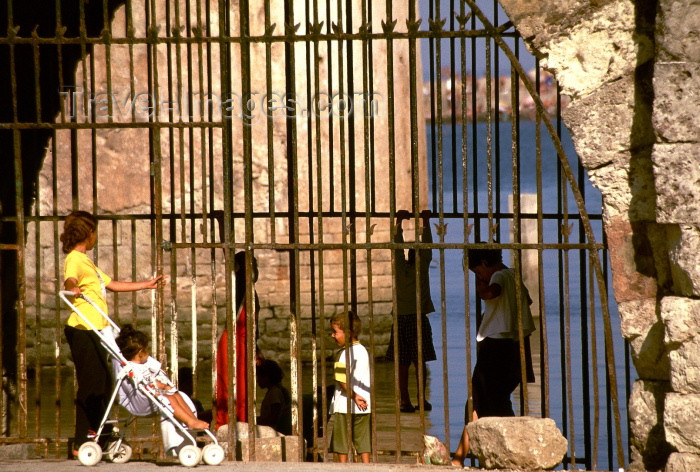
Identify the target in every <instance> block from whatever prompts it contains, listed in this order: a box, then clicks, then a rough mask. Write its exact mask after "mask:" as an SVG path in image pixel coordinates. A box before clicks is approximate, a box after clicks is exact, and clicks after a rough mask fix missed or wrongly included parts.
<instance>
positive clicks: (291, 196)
mask: <svg viewBox="0 0 700 472" xmlns="http://www.w3.org/2000/svg"><path fill="white" fill-rule="evenodd" d="M284 19H285V27H286V28H285V34H286V35H288V36H292V39H291V41H285V43H284V45H285V63H286V64H287V69H286V73H285V79H286V82H285V85H286V89H287V90H286V91H287V94H286V97H287V108H286V111H287V113H286V118H287V120H286V121H287V159H288V164H287V185H288V188H289V190H288V193H287V198H288V205H289V219H288V221H289V223H290V224H289V242H290V243H291V244H295V243H297V242H299V195H298V175H297V126H296V115H297V109H296V100H294V101H292V100H291V99H292V98H294V99H296V62H295V57H296V55H295V51H294V47H295V44H294V36H295V35H296V30H295V26H294V5H293V3H290V2H285V5H284ZM290 158H291V160H290ZM251 229H252V228H251ZM299 275H300V274H299V249H298V248H295V249H294V250H293V251H290V253H289V276H290V287H291V290H290V293H289V296H290V308H291V310H290V311H291V317H290V343H289V350H290V351H289V352H290V356H291V359H292V363H291V375H290V376H291V381H292V403H293V404H294V403H296V404H297V405H300V404H301V403H300V400H301V397H302V375H301V374H302V370H301V350H300V348H301V343H300V340H299V336H300V328H301V326H300V317H301V307H300V287H299ZM302 421H303V417H302V412H301V410H300V409H298V408H297V409H296V410H292V434H294V435H296V436H298V437H301V425H302ZM299 460H303V448H302V447H300V448H299Z"/></svg>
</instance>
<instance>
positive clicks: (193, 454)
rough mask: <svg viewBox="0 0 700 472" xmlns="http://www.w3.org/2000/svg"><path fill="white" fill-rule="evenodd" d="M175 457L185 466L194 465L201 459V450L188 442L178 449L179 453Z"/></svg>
mask: <svg viewBox="0 0 700 472" xmlns="http://www.w3.org/2000/svg"><path fill="white" fill-rule="evenodd" d="M177 457H178V459H180V464H182V465H184V466H185V467H194V466H196V465H197V464H199V461H201V460H202V451H200V450H199V448H198V447H197V446H192V445H191V444H188V445H187V446H185V447H183V448H182V449H180V453H179V454H178V455H177Z"/></svg>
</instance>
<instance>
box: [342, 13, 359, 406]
mask: <svg viewBox="0 0 700 472" xmlns="http://www.w3.org/2000/svg"><path fill="white" fill-rule="evenodd" d="M353 9H354V8H353V0H345V10H346V12H345V16H346V20H347V21H346V24H345V31H346V33H347V34H352V33H353V31H352V28H353V19H352V18H353V17H352V15H353ZM346 43H347V45H346V47H347V49H346V51H345V54H346V60H347V65H348V67H347V87H348V93H347V95H346V96H347V100H348V118H347V123H348V137H350V136H352V138H350V139H348V192H349V196H350V198H349V204H350V206H349V210H350V216H349V217H350V225H349V227H350V243H351V244H355V243H356V242H357V221H356V215H355V212H356V211H357V199H356V198H355V195H356V176H355V170H356V169H355V166H356V164H355V139H354V137H355V99H354V94H355V77H354V73H355V63H354V54H353V52H354V50H353V44H352V40H351V39H348V40H347V42H346ZM350 300H351V306H352V310H353V311H354V312H355V313H357V251H356V250H355V249H353V250H351V251H350ZM348 378H349V377H348ZM348 411H349V410H348Z"/></svg>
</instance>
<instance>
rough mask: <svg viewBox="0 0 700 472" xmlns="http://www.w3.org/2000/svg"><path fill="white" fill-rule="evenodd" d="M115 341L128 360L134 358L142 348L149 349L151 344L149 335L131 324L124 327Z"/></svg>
mask: <svg viewBox="0 0 700 472" xmlns="http://www.w3.org/2000/svg"><path fill="white" fill-rule="evenodd" d="M115 341H116V342H117V346H119V350H120V351H121V352H122V356H124V358H125V359H126V360H127V361H130V360H131V359H133V358H134V357H135V356H136V354H138V353H139V351H140V350H141V349H147V348H148V344H149V340H148V335H147V334H146V333H144V332H143V331H139V330H137V329H136V328H134V326H133V325H131V324H125V325H124V326H123V327H122V329H121V331H120V332H119V336H117V339H116V340H115Z"/></svg>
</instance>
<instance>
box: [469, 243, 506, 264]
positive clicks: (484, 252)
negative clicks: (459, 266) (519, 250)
mask: <svg viewBox="0 0 700 472" xmlns="http://www.w3.org/2000/svg"><path fill="white" fill-rule="evenodd" d="M477 244H478V243H477ZM467 255H468V257H469V268H470V269H473V268H474V267H476V266H478V265H479V264H481V261H485V262H486V265H487V266H489V267H490V266H493V265H496V264H498V263H499V262H503V254H502V253H501V250H500V249H481V248H472V249H468V250H467Z"/></svg>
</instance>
